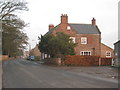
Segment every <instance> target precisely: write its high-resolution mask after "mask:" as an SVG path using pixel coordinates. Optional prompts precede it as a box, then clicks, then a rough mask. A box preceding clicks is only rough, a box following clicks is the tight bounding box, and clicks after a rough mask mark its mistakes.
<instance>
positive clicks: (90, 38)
mask: <svg viewBox="0 0 120 90" xmlns="http://www.w3.org/2000/svg"><path fill="white" fill-rule="evenodd" d="M81 37H87V44H81ZM100 37H101V36H100V35H97V34H77V35H76V42H77V43H78V44H77V46H76V48H75V51H76V55H80V51H91V55H94V56H100ZM93 48H94V49H93Z"/></svg>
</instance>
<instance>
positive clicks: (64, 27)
mask: <svg viewBox="0 0 120 90" xmlns="http://www.w3.org/2000/svg"><path fill="white" fill-rule="evenodd" d="M56 32H64V33H65V34H68V35H69V36H70V38H72V39H73V42H74V43H78V44H77V46H76V47H75V52H76V55H95V56H100V57H113V49H111V48H110V47H108V46H106V45H104V44H102V43H101V32H100V30H99V28H98V26H97V25H96V20H95V19H94V18H93V19H92V21H91V24H78V23H68V16H67V14H64V15H63V14H62V15H61V22H60V24H58V25H57V26H54V25H52V24H50V25H49V31H48V32H47V33H46V34H53V35H55V34H56Z"/></svg>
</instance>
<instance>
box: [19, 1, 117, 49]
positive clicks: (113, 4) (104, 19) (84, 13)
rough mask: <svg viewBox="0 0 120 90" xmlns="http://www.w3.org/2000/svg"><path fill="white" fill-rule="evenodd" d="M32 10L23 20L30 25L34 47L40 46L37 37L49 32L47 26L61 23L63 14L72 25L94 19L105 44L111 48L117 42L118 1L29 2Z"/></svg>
mask: <svg viewBox="0 0 120 90" xmlns="http://www.w3.org/2000/svg"><path fill="white" fill-rule="evenodd" d="M26 1H27V2H28V8H29V11H27V12H24V13H22V14H21V15H20V17H21V18H22V19H23V20H24V21H25V22H26V23H30V24H29V26H28V27H26V28H25V32H26V33H27V35H28V37H29V41H30V44H31V47H32V48H33V47H34V46H35V45H36V43H38V36H40V34H42V35H44V34H45V33H46V32H47V31H48V25H49V24H54V25H55V26H56V25H58V24H59V23H60V16H61V14H67V15H68V22H69V23H86V24H91V20H92V18H93V17H94V18H95V19H96V24H97V26H98V28H99V29H100V31H101V37H102V42H103V43H104V44H106V45H108V46H110V47H111V48H113V43H115V42H116V41H117V40H118V1H119V0H26Z"/></svg>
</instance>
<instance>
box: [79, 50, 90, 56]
mask: <svg viewBox="0 0 120 90" xmlns="http://www.w3.org/2000/svg"><path fill="white" fill-rule="evenodd" d="M87 53H88V54H87ZM80 55H83V56H84V55H88V56H90V55H91V51H80Z"/></svg>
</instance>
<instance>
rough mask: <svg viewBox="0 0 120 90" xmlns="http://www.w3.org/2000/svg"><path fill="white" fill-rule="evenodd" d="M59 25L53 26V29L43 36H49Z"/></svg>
mask: <svg viewBox="0 0 120 90" xmlns="http://www.w3.org/2000/svg"><path fill="white" fill-rule="evenodd" d="M58 26H59V25H57V26H55V27H54V28H52V29H50V30H49V31H48V32H47V33H46V34H45V35H48V34H51V33H52V32H53V31H54V30H55V29H56V28H57V27H58Z"/></svg>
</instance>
